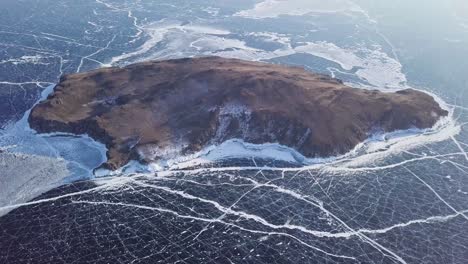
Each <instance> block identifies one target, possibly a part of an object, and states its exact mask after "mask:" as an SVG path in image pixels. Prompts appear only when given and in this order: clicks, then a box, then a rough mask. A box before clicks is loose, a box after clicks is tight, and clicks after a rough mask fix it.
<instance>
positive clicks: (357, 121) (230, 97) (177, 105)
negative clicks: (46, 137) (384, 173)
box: [29, 57, 448, 169]
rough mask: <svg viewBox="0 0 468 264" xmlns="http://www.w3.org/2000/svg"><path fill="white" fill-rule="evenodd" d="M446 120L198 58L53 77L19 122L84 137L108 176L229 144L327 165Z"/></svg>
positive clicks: (405, 105) (284, 74) (429, 108)
mask: <svg viewBox="0 0 468 264" xmlns="http://www.w3.org/2000/svg"><path fill="white" fill-rule="evenodd" d="M447 114H448V113H447V111H445V110H443V109H441V108H440V106H439V105H438V104H437V103H436V102H435V100H434V99H433V98H432V97H431V96H429V95H427V94H425V93H423V92H419V91H416V90H411V89H408V90H402V91H398V92H396V93H384V92H379V91H373V90H364V89H355V88H351V87H348V86H346V85H344V84H343V83H342V82H341V81H339V80H336V79H333V78H330V77H328V76H324V75H319V74H314V73H311V72H308V71H305V70H304V69H302V68H298V67H286V66H280V65H274V64H267V63H259V62H249V61H242V60H236V59H225V58H220V57H204V58H191V59H177V60H168V61H151V62H144V63H138V64H134V65H130V66H127V67H125V68H103V69H98V70H95V71H91V72H87V73H79V74H72V75H66V76H63V77H62V78H61V80H60V83H59V84H58V85H57V86H56V87H55V91H54V92H53V93H52V94H51V95H50V96H49V97H48V98H47V100H45V101H43V102H41V103H39V104H38V105H36V106H35V107H34V109H33V110H32V111H31V115H30V117H29V122H30V125H31V127H32V128H33V129H35V130H37V131H38V132H41V133H42V132H70V133H75V134H88V135H89V136H91V137H93V138H94V139H96V140H98V141H100V142H102V143H104V144H106V146H107V147H108V153H107V156H108V161H107V163H106V164H105V165H104V166H105V167H106V168H108V169H117V168H119V167H121V166H123V165H125V164H126V163H127V162H128V161H129V160H131V159H138V160H140V161H145V162H150V161H156V160H158V159H164V158H170V157H173V156H175V155H181V154H190V153H193V152H196V151H198V150H201V149H202V148H204V147H206V146H208V145H211V144H219V143H221V142H223V141H225V140H228V139H232V138H239V139H243V140H244V141H246V142H250V143H266V142H277V143H280V144H283V145H286V146H289V147H292V148H294V149H296V150H297V151H299V152H301V153H302V154H304V155H305V156H307V157H327V156H333V155H337V154H343V153H345V152H348V151H350V150H351V149H352V148H353V147H355V146H356V145H357V144H358V143H360V142H362V141H364V140H365V139H366V138H368V137H369V135H370V134H371V133H372V132H375V131H383V132H390V131H394V130H401V129H409V128H413V127H416V128H429V127H432V126H433V125H434V124H435V123H436V122H437V120H438V119H439V118H440V117H442V116H446V115H447Z"/></svg>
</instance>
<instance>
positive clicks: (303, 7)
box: [234, 0, 365, 19]
mask: <svg viewBox="0 0 468 264" xmlns="http://www.w3.org/2000/svg"><path fill="white" fill-rule="evenodd" d="M343 12H359V13H365V12H364V10H362V8H361V7H359V6H358V5H356V4H355V3H353V2H351V1H348V0H327V1H323V0H287V1H286V0H266V1H263V2H260V3H258V4H256V5H255V6H254V7H253V8H252V9H248V10H243V11H240V12H238V13H236V14H234V16H241V17H247V18H255V19H262V18H275V17H278V16H281V15H289V16H302V15H306V14H309V13H343Z"/></svg>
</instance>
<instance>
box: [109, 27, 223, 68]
mask: <svg viewBox="0 0 468 264" xmlns="http://www.w3.org/2000/svg"><path fill="white" fill-rule="evenodd" d="M141 30H143V31H144V32H145V33H146V35H147V38H148V40H147V41H146V42H145V43H144V44H143V45H142V46H140V47H139V48H138V49H137V50H136V51H133V52H130V53H126V54H122V55H120V56H116V57H113V58H112V59H111V61H110V62H109V63H108V64H106V65H105V66H112V65H115V64H120V63H123V64H128V63H133V62H137V61H142V60H146V59H148V53H152V52H156V51H152V50H153V48H155V47H156V46H157V45H158V44H160V43H161V42H163V40H165V38H166V36H167V35H170V34H171V33H175V34H179V35H180V36H184V35H187V36H192V35H195V36H205V35H228V34H229V33H230V32H229V31H226V30H223V29H217V28H213V27H207V26H198V25H182V24H177V23H171V22H167V21H166V20H165V19H163V20H161V21H158V22H154V23H150V24H148V25H145V26H142V27H141ZM177 41H183V38H182V39H176V40H175V42H173V43H169V44H168V46H169V47H171V46H173V48H176V47H177V46H179V45H181V44H182V43H177ZM185 44H186V43H185ZM161 55H162V54H161V52H156V53H155V54H153V55H150V57H151V58H156V57H160V56H161ZM142 56H143V57H142Z"/></svg>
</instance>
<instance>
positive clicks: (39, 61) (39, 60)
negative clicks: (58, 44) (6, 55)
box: [0, 55, 49, 65]
mask: <svg viewBox="0 0 468 264" xmlns="http://www.w3.org/2000/svg"><path fill="white" fill-rule="evenodd" d="M48 58H49V57H44V56H41V55H35V56H21V57H19V58H14V59H8V60H1V61H0V64H6V63H11V64H13V65H21V64H36V65H49V63H48V62H44V60H46V59H48Z"/></svg>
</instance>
